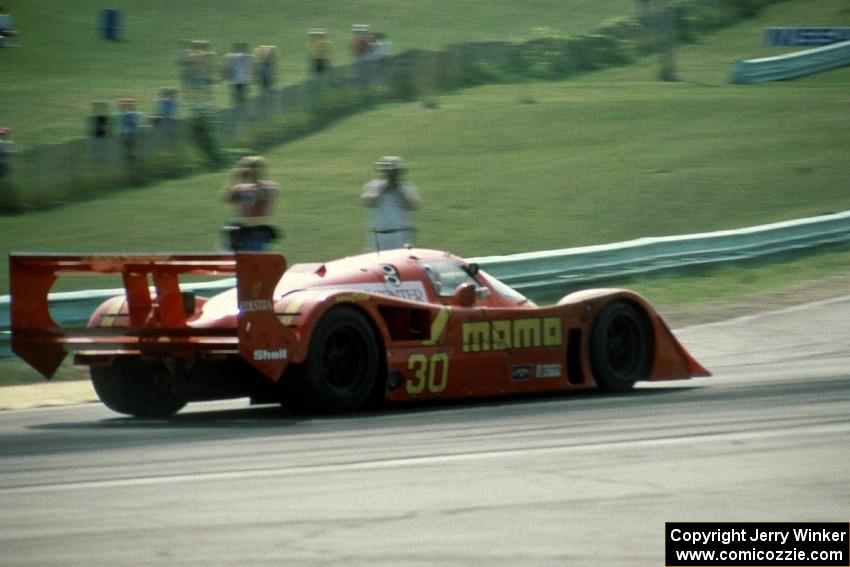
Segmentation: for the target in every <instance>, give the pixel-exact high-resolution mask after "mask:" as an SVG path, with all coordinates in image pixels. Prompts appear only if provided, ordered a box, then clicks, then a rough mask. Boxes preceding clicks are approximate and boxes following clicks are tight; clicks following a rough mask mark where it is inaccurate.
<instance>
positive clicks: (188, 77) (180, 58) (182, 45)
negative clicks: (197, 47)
mask: <svg viewBox="0 0 850 567" xmlns="http://www.w3.org/2000/svg"><path fill="white" fill-rule="evenodd" d="M177 72H178V74H179V77H180V85H181V86H182V87H183V90H185V91H188V90H189V89H191V88H192V86H193V85H192V42H191V41H189V40H188V39H181V40H178V41H177Z"/></svg>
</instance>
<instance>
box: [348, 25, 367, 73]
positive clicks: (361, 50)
mask: <svg viewBox="0 0 850 567" xmlns="http://www.w3.org/2000/svg"><path fill="white" fill-rule="evenodd" d="M351 34H352V35H351V54H352V55H353V56H354V63H355V64H360V63H364V62H365V61H366V60H368V59H369V54H370V53H371V52H372V34H371V33H369V26H367V25H364V24H354V25H353V26H351Z"/></svg>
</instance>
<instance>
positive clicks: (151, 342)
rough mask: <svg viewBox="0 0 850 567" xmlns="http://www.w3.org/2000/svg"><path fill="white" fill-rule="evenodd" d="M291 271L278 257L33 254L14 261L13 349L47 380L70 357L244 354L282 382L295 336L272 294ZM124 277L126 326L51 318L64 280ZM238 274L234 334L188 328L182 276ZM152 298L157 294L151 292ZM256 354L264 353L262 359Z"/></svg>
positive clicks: (217, 329)
mask: <svg viewBox="0 0 850 567" xmlns="http://www.w3.org/2000/svg"><path fill="white" fill-rule="evenodd" d="M285 270H286V259H285V258H284V257H283V256H282V255H280V254H267V253H238V254H235V255H234V254H196V255H190V254H179V255H162V254H155V255H133V256H114V255H109V256H107V255H94V256H82V255H52V254H44V255H31V254H11V255H10V256H9V276H10V294H11V323H12V350H13V351H14V352H15V354H17V355H18V356H19V357H21V358H22V359H23V360H25V361H26V362H27V363H28V364H29V365H30V366H32V367H33V368H35V369H36V370H38V371H39V372H40V373H41V374H43V375H44V376H46V377H48V378H50V377H51V376H52V375H53V374H54V373H55V372H56V369H57V368H58V367H59V365H60V364H61V363H62V361H63V360H64V359H65V356H66V355H67V353H69V352H75V351H80V350H85V351H106V352H110V353H112V354H139V355H142V356H151V357H157V356H162V357H166V356H173V357H191V356H194V355H196V354H199V353H222V354H228V353H232V354H236V353H238V354H240V355H241V356H242V357H243V358H245V359H246V360H247V361H248V362H249V363H250V364H252V365H253V366H254V367H256V368H257V369H258V370H260V372H262V373H263V374H265V375H266V376H268V377H269V378H271V379H272V380H277V379H278V377H279V376H280V374H281V372H282V371H283V368H284V367H285V366H286V363H287V358H288V357H287V352H288V350H289V347H290V345H291V343H292V342H293V341H294V335H293V333H292V332H291V331H290V330H289V329H288V328H286V327H284V326H283V325H282V324H281V323H280V322H279V320H278V319H277V317H276V316H275V314H274V300H273V293H274V289H275V286H276V285H277V283H278V281H279V280H280V278H281V276H282V275H283V272H284V271H285ZM74 274H76V275H99V274H102V275H106V274H120V275H121V279H122V282H123V285H124V291H125V301H126V304H127V312H128V316H129V325H128V326H110V327H104V326H100V327H62V326H60V325H59V324H57V322H56V321H55V320H54V319H53V317H52V316H51V314H50V310H49V306H48V293H49V292H50V289H51V288H52V287H53V285H54V284H55V283H56V281H57V279H58V278H59V276H60V275H74ZM222 274H236V281H237V297H238V305H239V315H238V317H237V324H236V326H233V327H224V328H222V327H209V328H195V327H192V326H190V325H189V324H188V321H189V319H190V315H189V314H190V312H191V309H192V307H193V305H194V301H192V302H191V303H192V305H186V301H184V299H185V297H184V295H183V293H182V292H181V290H180V286H179V276H181V275H200V276H207V275H222ZM152 291H153V293H152ZM258 353H259V354H258Z"/></svg>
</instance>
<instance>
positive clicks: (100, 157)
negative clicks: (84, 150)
mask: <svg viewBox="0 0 850 567" xmlns="http://www.w3.org/2000/svg"><path fill="white" fill-rule="evenodd" d="M89 132H90V134H91V139H92V151H93V152H94V158H95V159H96V160H97V161H101V162H102V161H104V160H105V159H106V155H107V153H108V151H109V138H110V137H111V136H112V124H111V122H110V120H109V103H107V102H105V101H102V100H99V101H95V102H93V103H92V116H91V120H90V126H89Z"/></svg>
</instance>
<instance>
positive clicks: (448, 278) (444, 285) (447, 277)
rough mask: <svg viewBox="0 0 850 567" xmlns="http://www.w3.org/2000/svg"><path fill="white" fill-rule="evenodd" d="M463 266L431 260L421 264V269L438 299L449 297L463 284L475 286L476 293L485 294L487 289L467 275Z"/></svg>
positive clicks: (447, 260)
mask: <svg viewBox="0 0 850 567" xmlns="http://www.w3.org/2000/svg"><path fill="white" fill-rule="evenodd" d="M464 268H465V266H464V265H463V264H462V263H460V262H458V261H457V260H450V259H446V260H431V261H428V262H423V263H422V269H423V270H424V271H425V274H426V275H427V276H428V279H429V281H430V282H431V287H432V288H433V289H434V292H435V293H436V294H437V295H439V296H440V297H451V296H452V295H454V293H455V290H456V289H457V286H459V285H460V284H463V283H471V284H474V285H475V290H476V293H478V294H481V293H486V291H487V288H486V287H484V286H482V285H481V283H480V282H479V281H477V280H476V279H475V278H474V277H472V276H471V275H469V273H468V272H467V271H466V269H464Z"/></svg>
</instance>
